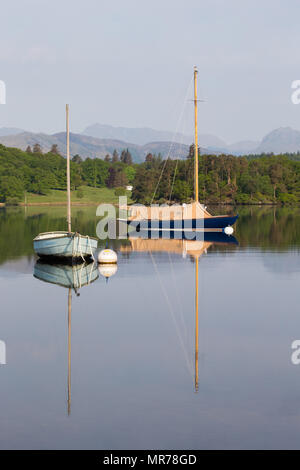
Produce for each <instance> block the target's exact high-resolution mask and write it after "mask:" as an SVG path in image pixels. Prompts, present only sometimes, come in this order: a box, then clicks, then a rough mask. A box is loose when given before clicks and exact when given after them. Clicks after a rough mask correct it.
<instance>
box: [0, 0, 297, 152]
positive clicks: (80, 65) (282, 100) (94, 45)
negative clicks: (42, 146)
mask: <svg viewBox="0 0 300 470" xmlns="http://www.w3.org/2000/svg"><path fill="white" fill-rule="evenodd" d="M299 16H300V1H299V0H289V1H288V2H287V1H285V0H259V1H257V0H243V1H240V0H151V1H149V0H147V1H146V0H126V1H125V0H122V1H121V0H114V1H113V2H111V1H108V0H106V1H103V0H85V1H81V0H80V1H78V0H59V1H58V0H10V1H9V2H8V1H6V2H1V6H0V80H3V81H4V82H5V84H6V104H0V127H4V126H5V127H20V128H22V129H26V130H29V131H34V132H47V133H54V132H59V131H62V130H64V127H65V114H64V112H65V103H70V112H71V131H73V132H81V131H82V130H83V129H84V128H85V127H86V126H88V125H90V124H93V123H95V122H99V123H101V124H109V125H113V126H124V127H151V128H154V129H159V130H171V131H175V130H176V127H178V130H179V131H182V132H185V133H187V134H191V133H192V132H193V127H192V126H193V121H192V118H193V109H192V103H191V102H189V101H187V100H186V98H185V97H186V92H187V89H188V86H189V84H190V83H191V79H192V74H193V66H194V65H197V66H198V69H199V77H198V78H199V98H203V99H204V100H205V101H204V102H203V103H199V132H200V133H202V134H215V135H217V136H218V137H220V138H222V139H224V140H225V142H227V143H232V142H236V141H239V140H248V139H250V140H260V139H261V138H262V137H263V136H264V135H265V134H266V133H267V132H269V131H271V130H273V129H275V128H278V127H281V126H284V127H285V126H291V127H293V128H295V129H300V105H298V106H297V105H295V104H293V103H292V101H291V93H292V89H291V84H292V82H293V81H294V80H297V79H300V60H299V58H300V53H299V48H300V46H299V45H300V29H299ZM188 98H191V93H189V94H188ZM183 104H185V105H184V113H183V116H184V119H183V120H182V121H180V123H179V125H178V121H179V117H180V113H181V110H182V107H183Z"/></svg>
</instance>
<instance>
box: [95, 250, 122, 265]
mask: <svg viewBox="0 0 300 470" xmlns="http://www.w3.org/2000/svg"><path fill="white" fill-rule="evenodd" d="M117 261H118V257H117V253H116V252H115V251H113V250H110V249H109V248H106V249H105V250H101V251H100V253H99V254H98V262H99V263H100V264H107V263H108V264H114V263H116V262H117Z"/></svg>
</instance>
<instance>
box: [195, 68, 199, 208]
mask: <svg viewBox="0 0 300 470" xmlns="http://www.w3.org/2000/svg"><path fill="white" fill-rule="evenodd" d="M197 74H198V70H197V67H196V66H195V67H194V109H195V142H194V160H195V170H194V171H195V201H196V202H198V201H199V190H198V180H199V176H198V103H197Z"/></svg>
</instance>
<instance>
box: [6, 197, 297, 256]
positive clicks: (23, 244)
mask: <svg viewBox="0 0 300 470" xmlns="http://www.w3.org/2000/svg"><path fill="white" fill-rule="evenodd" d="M209 209H210V210H211V212H212V213H214V212H215V213H218V212H219V213H220V207H214V208H209ZM233 211H234V210H233V208H232V207H228V208H227V209H226V208H225V209H224V210H222V212H224V213H226V212H230V213H232V212H233ZM95 212H96V210H95V207H85V208H80V209H75V208H73V209H72V226H73V227H74V230H77V231H79V232H80V233H85V234H88V235H90V236H95V231H96V225H97V222H98V221H99V218H97V217H96V215H95ZM236 212H238V213H239V219H238V222H237V224H236V232H235V235H236V238H237V239H238V241H239V244H240V247H242V248H245V247H257V248H260V249H264V250H267V249H268V250H276V251H280V250H286V249H288V248H290V247H300V209H298V208H293V207H276V208H274V207H273V206H272V207H268V206H262V207H255V206H249V207H246V206H242V207H241V206H239V207H238V208H237V210H236ZM65 229H66V215H65V207H61V208H27V209H24V208H16V209H13V208H11V209H7V210H6V209H1V210H0V263H4V262H5V261H7V260H9V259H16V258H19V257H21V256H28V257H30V256H32V255H33V245H32V240H33V238H34V237H35V236H36V235H37V234H38V233H40V232H48V231H53V230H65ZM127 243H128V241H127V240H113V241H111V242H110V246H112V248H114V249H116V250H117V249H118V247H119V246H120V245H121V244H122V245H125V244H127ZM104 245H105V241H101V240H99V247H101V246H104ZM234 249H236V248H235V247H227V246H223V247H222V246H217V245H214V246H213V247H212V250H222V251H223V250H225V251H228V250H234Z"/></svg>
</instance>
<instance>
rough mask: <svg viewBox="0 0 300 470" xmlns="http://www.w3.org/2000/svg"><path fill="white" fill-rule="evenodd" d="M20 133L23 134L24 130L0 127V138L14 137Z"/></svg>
mask: <svg viewBox="0 0 300 470" xmlns="http://www.w3.org/2000/svg"><path fill="white" fill-rule="evenodd" d="M21 132H24V130H23V129H18V128H17V127H0V136H5V135H15V134H20V133H21Z"/></svg>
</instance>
